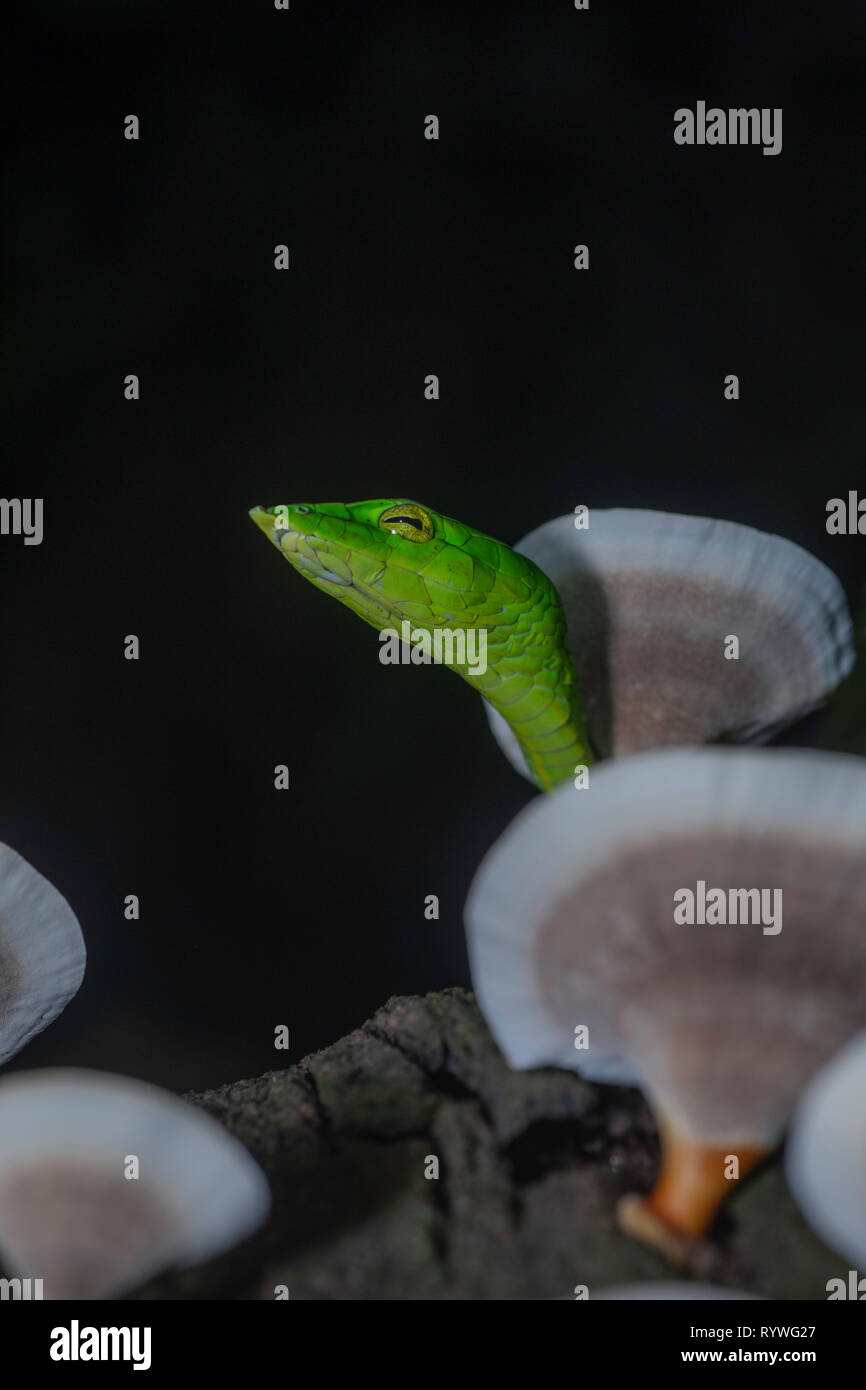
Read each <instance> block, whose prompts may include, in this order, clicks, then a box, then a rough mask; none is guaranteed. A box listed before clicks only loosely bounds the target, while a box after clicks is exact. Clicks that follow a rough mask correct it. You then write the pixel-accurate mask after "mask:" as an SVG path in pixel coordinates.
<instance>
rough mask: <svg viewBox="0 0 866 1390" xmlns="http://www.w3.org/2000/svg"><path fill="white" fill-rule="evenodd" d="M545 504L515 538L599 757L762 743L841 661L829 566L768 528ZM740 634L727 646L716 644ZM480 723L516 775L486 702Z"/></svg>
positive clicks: (820, 690) (839, 600) (846, 665)
mask: <svg viewBox="0 0 866 1390" xmlns="http://www.w3.org/2000/svg"><path fill="white" fill-rule="evenodd" d="M574 521H575V518H574V517H573V516H562V517H557V518H556V519H555V520H553V521H548V522H546V523H545V525H543V526H539V527H538V528H537V530H535V531H531V532H530V534H529V535H528V536H525V537H524V538H523V540H522V541H520V542H519V543H518V544H517V545H516V546H515V547H514V548H515V550H517V551H519V552H520V553H522V554H524V555H528V556H529V558H530V559H531V560H534V561H535V563H536V564H537V565H538V566H539V567H540V568H541V569H542V570H543V571H544V572H545V574H546V575H547V576H548V577H549V578H550V579H551V580H552V581H553V583H554V585H555V586H556V588H557V589H558V591H559V595H560V598H561V599H562V603H563V607H564V609H565V615H566V619H567V621H568V638H569V645H570V647H571V653H572V656H573V658H574V663H575V668H576V671H577V676H578V682H579V685H580V688H581V690H582V692H583V701H584V709H585V714H586V720H587V726H588V728H589V732H590V735H591V737H592V740H593V743H594V746H595V748H596V750H597V751H598V752H599V753H600V754H602V756H608V755H610V754H622V753H632V752H639V751H641V750H644V749H649V748H655V747H659V746H661V745H670V744H701V743H710V742H713V741H715V740H718V739H720V738H725V739H727V740H731V741H735V742H740V743H743V742H746V743H752V742H755V743H761V742H764V741H766V740H767V739H768V738H770V737H771V736H772V735H773V734H774V733H775V732H777V730H778V729H780V728H782V727H783V726H784V725H786V724H790V723H792V722H793V721H794V720H795V719H798V718H799V717H800V716H802V715H804V714H807V713H808V712H809V711H810V710H812V709H815V708H816V707H817V706H819V705H820V704H822V703H823V702H824V701H825V700H826V699H827V698H828V696H829V695H830V694H831V693H832V691H833V690H834V689H835V688H836V686H837V685H838V684H839V683H840V681H842V680H843V679H844V677H845V676H847V675H848V673H849V671H850V670H851V667H852V665H853V661H854V648H853V636H852V625H851V619H850V616H849V613H848V607H847V604H846V601H845V595H844V592H843V590H842V587H841V585H840V584H839V582H838V580H837V579H836V577H835V575H834V574H832V572H831V571H830V570H829V569H827V567H826V565H823V564H822V563H821V562H820V561H819V560H816V559H815V557H814V556H813V555H810V554H809V552H808V551H806V550H802V549H801V548H800V546H798V545H794V544H793V543H792V542H791V541H788V540H784V539H782V537H780V536H773V535H768V534H766V533H765V532H763V531H756V530H754V529H753V528H752V527H750V526H740V525H738V524H737V523H735V522H731V521H714V520H710V519H709V518H707V517H698V516H680V515H677V514H676V513H671V512H655V511H639V510H629V509H625V508H616V509H613V510H611V511H604V510H600V511H595V510H593V511H592V512H591V513H590V516H589V527H588V529H586V530H576V529H575V525H574ZM730 637H736V638H737V639H738V641H739V657H738V659H732V658H727V657H726V656H725V647H726V641H727V639H729V638H730ZM485 708H486V710H487V715H488V718H489V720H490V724H491V728H492V729H493V732H494V734H495V736H496V739H497V741H498V742H499V744H500V746H501V747H502V749H503V751H504V752H505V754H506V756H507V757H508V758H509V760H510V762H511V763H512V764H513V765H514V766H515V767H516V768H517V769H518V771H520V772H523V773H524V775H525V776H529V773H528V771H527V769H526V764H525V760H524V758H523V755H522V753H521V751H520V749H519V747H518V744H517V739H516V737H515V735H514V733H513V732H512V730H511V728H510V727H509V725H508V724H506V722H505V720H504V719H503V718H502V716H501V714H499V713H498V712H497V711H496V710H495V709H493V708H492V707H491V706H485Z"/></svg>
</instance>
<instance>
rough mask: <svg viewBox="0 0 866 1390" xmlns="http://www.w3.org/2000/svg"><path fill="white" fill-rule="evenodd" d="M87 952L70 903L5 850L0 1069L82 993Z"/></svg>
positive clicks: (0, 893) (0, 882)
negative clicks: (78, 992) (0, 1064)
mask: <svg viewBox="0 0 866 1390" xmlns="http://www.w3.org/2000/svg"><path fill="white" fill-rule="evenodd" d="M86 959H87V952H86V950H85V947H84V938H83V936H82V935H81V928H80V927H79V925H78V919H77V917H76V916H75V913H74V912H73V911H72V908H71V907H70V906H69V903H68V902H67V901H66V899H65V898H64V897H61V895H60V893H58V891H57V889H56V888H55V887H54V886H53V885H52V884H50V883H49V882H48V879H47V878H43V877H42V875H41V874H40V873H37V872H36V870H35V869H34V868H33V867H32V866H31V865H30V864H28V863H27V860H26V859H22V857H21V855H20V854H17V853H16V852H15V850H14V849H10V848H9V846H8V845H2V844H0V1063H2V1062H5V1061H6V1060H7V1059H8V1058H9V1057H12V1056H14V1054H15V1053H16V1052H19V1051H20V1050H21V1048H22V1047H24V1046H25V1045H26V1044H27V1043H29V1042H30V1039H31V1038H33V1037H35V1036H36V1034H37V1033H41V1032H42V1030H43V1028H47V1027H48V1024H49V1023H51V1022H53V1020H54V1019H55V1018H56V1017H57V1015H58V1014H59V1013H61V1012H62V1011H63V1009H64V1008H65V1007H66V1005H67V1004H68V1003H69V1000H70V999H71V998H72V997H73V995H74V994H75V993H76V992H77V990H78V988H79V986H80V984H81V981H82V979H83V976H84V966H85V961H86Z"/></svg>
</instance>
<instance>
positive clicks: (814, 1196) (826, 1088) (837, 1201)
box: [785, 1033, 866, 1270]
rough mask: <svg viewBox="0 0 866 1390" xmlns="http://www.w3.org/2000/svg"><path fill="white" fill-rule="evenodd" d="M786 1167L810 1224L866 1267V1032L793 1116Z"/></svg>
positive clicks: (843, 1052) (842, 1054)
mask: <svg viewBox="0 0 866 1390" xmlns="http://www.w3.org/2000/svg"><path fill="white" fill-rule="evenodd" d="M785 1168H786V1172H787V1177H788V1182H789V1183H790V1185H791V1190H792V1192H793V1193H794V1196H795V1198H796V1199H797V1203H798V1205H799V1207H800V1209H801V1210H802V1212H803V1215H804V1216H805V1217H806V1220H807V1221H808V1222H809V1224H810V1225H811V1226H813V1227H814V1228H815V1230H816V1231H817V1232H818V1234H819V1235H820V1236H821V1238H822V1239H823V1240H825V1241H826V1242H827V1244H828V1245H831V1246H832V1247H833V1249H834V1250H838V1251H840V1253H841V1254H843V1255H844V1256H845V1257H846V1258H847V1259H849V1260H851V1261H852V1262H853V1263H854V1264H855V1265H857V1266H858V1267H859V1268H860V1269H861V1270H862V1269H864V1268H866V1033H861V1034H859V1035H858V1036H857V1037H856V1038H855V1039H854V1040H853V1041H852V1042H850V1043H849V1044H848V1045H847V1047H844V1048H843V1049H842V1050H841V1051H840V1052H839V1053H837V1055H836V1056H835V1057H833V1058H832V1059H831V1061H830V1062H829V1063H828V1064H827V1066H825V1067H824V1068H823V1070H822V1071H820V1072H819V1073H818V1075H817V1076H816V1077H814V1079H813V1080H812V1081H811V1082H810V1084H809V1086H808V1087H807V1089H806V1091H805V1094H804V1096H803V1099H802V1101H801V1103H800V1106H799V1107H798V1109H797V1112H796V1115H795V1117H794V1123H793V1125H792V1128H791V1134H790V1136H789V1138H788V1144H787V1148H786V1153H785Z"/></svg>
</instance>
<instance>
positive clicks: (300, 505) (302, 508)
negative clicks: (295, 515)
mask: <svg viewBox="0 0 866 1390" xmlns="http://www.w3.org/2000/svg"><path fill="white" fill-rule="evenodd" d="M295 511H296V512H303V514H304V516H306V514H307V512H309V511H312V507H305V506H304V504H303V502H299V503H298V505H297V507H295Z"/></svg>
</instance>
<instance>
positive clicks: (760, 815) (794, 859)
mask: <svg viewBox="0 0 866 1390" xmlns="http://www.w3.org/2000/svg"><path fill="white" fill-rule="evenodd" d="M864 827H866V763H864V762H863V760H862V759H860V758H856V757H852V756H847V755H845V754H832V753H818V752H815V751H811V750H808V751H806V750H788V749H760V750H757V749H712V748H689V749H664V750H655V751H654V752H651V753H642V754H636V755H634V756H632V757H630V758H624V759H622V760H621V761H614V762H609V763H605V764H602V765H601V766H600V767H598V768H596V769H593V770H592V771H591V774H590V785H589V787H588V788H585V789H583V790H575V789H574V788H573V787H572V786H571V785H570V784H568V783H566V784H564V785H563V786H561V787H559V788H558V789H557V790H556V791H555V792H552V793H550V794H549V795H547V796H545V797H541V798H539V799H538V800H536V801H534V802H533V803H531V805H530V806H528V807H527V808H526V809H525V810H524V811H523V812H522V813H521V814H520V815H519V816H518V817H517V819H516V820H515V821H514V822H513V823H512V825H511V826H510V827H509V828H508V829H507V830H506V831H505V833H504V835H503V836H502V837H501V838H500V839H499V840H498V841H497V843H496V844H495V845H494V846H493V848H492V849H491V850H490V851H489V853H488V854H487V856H486V858H485V859H484V861H483V862H482V864H481V867H480V869H479V871H478V873H477V875H476V877H475V880H474V881H473V884H472V887H471V890H470V894H469V899H468V902H467V908H466V921H467V927H468V942H469V956H470V963H471V968H472V978H473V984H474V987H475V991H476V994H477V996H478V1000H479V1003H480V1005H481V1008H482V1010H483V1012H484V1014H485V1016H486V1018H487V1021H488V1023H489V1024H490V1027H491V1029H492V1031H493V1034H494V1036H495V1037H496V1039H497V1041H498V1043H499V1045H500V1047H501V1048H502V1050H503V1052H504V1053H505V1055H506V1057H507V1058H508V1060H509V1061H510V1062H511V1063H512V1064H513V1065H514V1066H518V1067H535V1066H543V1065H550V1064H553V1065H555V1066H562V1067H570V1068H573V1069H574V1070H577V1071H581V1072H583V1073H584V1074H585V1075H588V1076H589V1077H591V1078H593V1079H595V1080H599V1081H618V1082H620V1083H628V1084H637V1085H643V1086H645V1087H646V1089H647V1090H648V1092H649V1094H650V1096H651V1098H652V1099H653V1100H654V1102H658V1106H659V1108H660V1109H661V1111H662V1112H663V1114H664V1115H665V1117H666V1118H667V1119H668V1120H669V1121H670V1124H671V1126H672V1127H673V1128H674V1129H676V1130H677V1131H678V1132H680V1133H681V1134H683V1135H684V1136H692V1137H695V1138H697V1139H699V1140H700V1141H701V1142H703V1143H705V1144H714V1143H728V1142H730V1141H731V1140H732V1139H734V1140H737V1141H739V1142H740V1143H743V1144H746V1145H749V1146H752V1147H755V1148H768V1147H772V1146H773V1145H774V1144H775V1143H776V1142H777V1141H778V1137H779V1135H780V1132H781V1130H782V1128H783V1127H784V1124H785V1123H786V1120H787V1117H788V1115H789V1113H790V1110H791V1108H792V1106H793V1104H794V1102H795V1100H796V1097H797V1095H798V1093H799V1091H800V1089H801V1088H802V1085H803V1084H804V1082H805V1081H806V1080H807V1079H808V1077H809V1076H810V1075H811V1074H812V1073H813V1072H814V1071H815V1070H816V1069H817V1068H818V1067H819V1066H820V1065H821V1063H822V1062H823V1061H824V1060H825V1059H826V1058H827V1057H828V1056H830V1055H831V1054H832V1052H833V1051H834V1050H835V1049H836V1048H837V1047H839V1046H840V1045H841V1043H842V1042H843V1041H844V1040H845V1039H846V1038H848V1037H850V1036H851V1035H852V1034H853V1033H854V1032H856V1031H857V1030H858V1029H859V1028H861V1027H863V1026H864V1024H866V830H864ZM699 881H703V882H704V883H705V885H706V889H707V891H709V889H710V888H721V889H722V890H723V891H726V890H729V889H753V888H757V889H768V890H771V891H772V890H774V889H781V890H782V910H783V917H782V929H781V931H779V932H778V933H777V934H774V935H771V934H767V933H766V932H765V930H764V927H763V926H762V925H760V924H752V923H749V922H743V923H740V924H733V923H731V924H728V925H721V924H712V923H703V924H702V923H699V922H695V923H694V924H691V925H689V924H683V923H678V922H676V921H675V920H674V909H675V898H674V894H675V893H676V892H677V891H678V890H680V889H683V888H688V889H690V890H691V891H692V892H693V893H696V892H697V885H698V882H699ZM772 901H773V900H772V898H769V899H768V905H770V904H771V903H772ZM579 1025H587V1026H588V1029H589V1048H588V1050H577V1049H576V1047H575V1029H576V1028H577V1027H578V1026H579Z"/></svg>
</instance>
